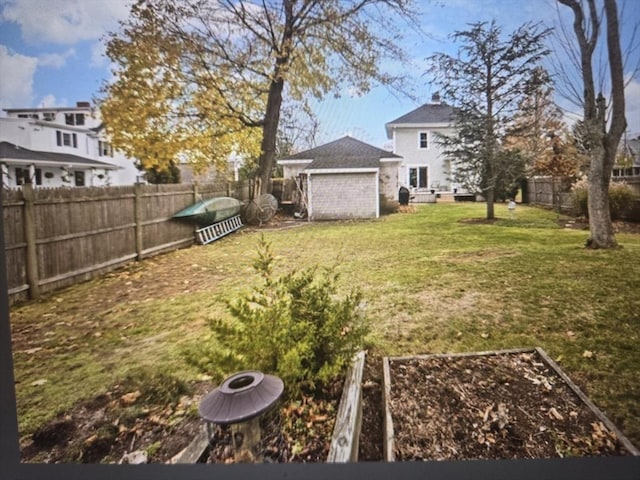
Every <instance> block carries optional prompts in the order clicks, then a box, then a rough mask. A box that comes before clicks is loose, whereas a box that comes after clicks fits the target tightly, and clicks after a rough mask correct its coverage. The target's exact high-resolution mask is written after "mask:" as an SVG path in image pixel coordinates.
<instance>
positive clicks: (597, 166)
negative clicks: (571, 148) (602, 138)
mask: <svg viewBox="0 0 640 480" xmlns="http://www.w3.org/2000/svg"><path fill="white" fill-rule="evenodd" d="M605 153H606V152H605V149H603V148H596V149H594V150H593V151H592V154H591V162H590V166H589V198H588V209H589V231H590V233H589V238H588V239H587V243H586V245H587V247H589V248H615V247H616V246H617V242H616V238H615V234H614V232H613V225H612V223H611V213H610V210H609V178H610V176H611V171H610V169H608V170H609V172H608V173H607V171H606V170H607V168H606V165H605V163H606V162H605Z"/></svg>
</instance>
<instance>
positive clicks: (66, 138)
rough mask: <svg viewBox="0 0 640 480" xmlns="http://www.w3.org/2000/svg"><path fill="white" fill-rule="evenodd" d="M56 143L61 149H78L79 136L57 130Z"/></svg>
mask: <svg viewBox="0 0 640 480" xmlns="http://www.w3.org/2000/svg"><path fill="white" fill-rule="evenodd" d="M56 143H57V145H58V146H59V147H63V146H64V147H73V148H78V136H77V135H76V134H75V133H64V132H61V131H60V130H56Z"/></svg>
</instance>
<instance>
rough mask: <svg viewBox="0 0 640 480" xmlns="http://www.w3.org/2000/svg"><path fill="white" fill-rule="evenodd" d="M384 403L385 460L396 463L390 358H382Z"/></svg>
mask: <svg viewBox="0 0 640 480" xmlns="http://www.w3.org/2000/svg"><path fill="white" fill-rule="evenodd" d="M382 386H383V388H382V402H383V404H384V425H383V435H384V438H383V442H382V452H383V458H384V460H385V461H387V462H395V460H396V455H395V452H394V449H395V444H394V443H395V442H394V438H393V417H392V416H391V406H390V405H389V400H390V398H391V369H390V368H389V357H383V358H382Z"/></svg>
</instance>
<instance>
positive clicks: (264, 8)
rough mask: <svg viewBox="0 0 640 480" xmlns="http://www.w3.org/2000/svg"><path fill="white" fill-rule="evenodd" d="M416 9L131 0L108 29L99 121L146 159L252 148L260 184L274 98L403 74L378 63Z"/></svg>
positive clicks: (383, 0)
mask: <svg viewBox="0 0 640 480" xmlns="http://www.w3.org/2000/svg"><path fill="white" fill-rule="evenodd" d="M415 10H416V8H415V5H413V0H261V1H258V0H254V1H239V0H138V1H137V2H136V3H135V5H134V6H133V7H132V10H131V15H130V17H129V19H128V20H126V21H125V22H124V23H123V24H122V25H121V28H120V30H119V31H118V32H115V33H112V34H111V35H110V36H109V38H108V42H107V55H108V56H109V58H110V59H111V60H112V61H113V62H114V63H115V64H116V65H117V69H116V71H115V79H114V81H113V82H112V83H111V84H109V85H107V86H106V87H105V88H104V92H103V93H104V96H105V100H104V103H103V116H104V118H105V123H106V125H107V127H109V126H111V130H110V133H112V135H114V137H113V141H114V144H115V145H116V146H117V147H119V148H123V147H124V148H125V151H127V150H126V148H127V145H126V143H127V142H130V143H131V144H132V145H134V146H132V147H131V150H130V151H127V153H129V154H130V155H131V156H136V155H135V153H136V151H137V150H138V149H140V150H141V151H142V153H143V154H146V157H147V158H141V161H143V162H148V163H155V164H163V163H164V162H166V161H167V158H169V157H174V158H175V156H176V155H177V156H180V155H182V156H185V157H188V158H189V159H191V158H193V159H194V161H195V162H202V163H207V162H208V161H210V159H211V158H217V159H221V158H224V157H226V155H228V153H229V152H230V151H236V152H239V153H241V154H244V155H245V156H247V157H248V158H257V170H256V193H265V192H266V191H267V190H268V187H269V178H270V176H271V172H272V170H273V168H274V165H275V155H276V149H277V134H278V127H279V124H280V114H281V109H282V105H283V102H285V100H286V99H289V100H290V101H292V102H301V103H304V102H305V100H306V99H308V98H310V97H315V98H321V97H323V96H324V95H325V94H327V93H328V92H330V91H332V92H334V94H336V95H337V94H339V92H340V91H341V89H343V88H346V87H350V88H355V89H356V90H357V91H359V92H366V91H368V90H369V89H370V88H371V86H372V85H373V84H374V83H380V84H384V85H390V86H395V87H397V88H399V86H400V84H401V80H402V76H391V75H389V74H387V73H385V72H383V71H382V70H381V68H380V64H381V61H382V60H383V59H391V60H393V61H398V60H402V59H404V58H405V57H406V54H405V52H404V51H403V49H402V48H401V47H400V46H399V45H401V43H400V42H398V38H399V37H400V36H401V34H402V30H401V26H400V25H399V24H398V22H399V21H402V20H404V21H405V22H407V23H408V24H410V25H415V22H414V16H415V14H416V13H415ZM116 129H123V130H124V131H125V132H126V133H123V134H122V135H123V136H122V138H120V137H118V136H117V135H115V134H116ZM150 142H151V143H153V144H157V145H158V146H157V148H154V151H153V152H152V154H147V153H146V152H145V148H149V147H148V144H149V143H150Z"/></svg>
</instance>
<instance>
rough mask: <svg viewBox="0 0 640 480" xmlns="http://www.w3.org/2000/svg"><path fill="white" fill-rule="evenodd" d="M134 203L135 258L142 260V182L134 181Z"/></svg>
mask: <svg viewBox="0 0 640 480" xmlns="http://www.w3.org/2000/svg"><path fill="white" fill-rule="evenodd" d="M133 192H134V199H133V202H134V205H133V212H134V213H133V218H134V221H135V223H136V260H138V261H140V260H142V250H143V249H144V244H143V241H142V183H136V184H134V186H133Z"/></svg>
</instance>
